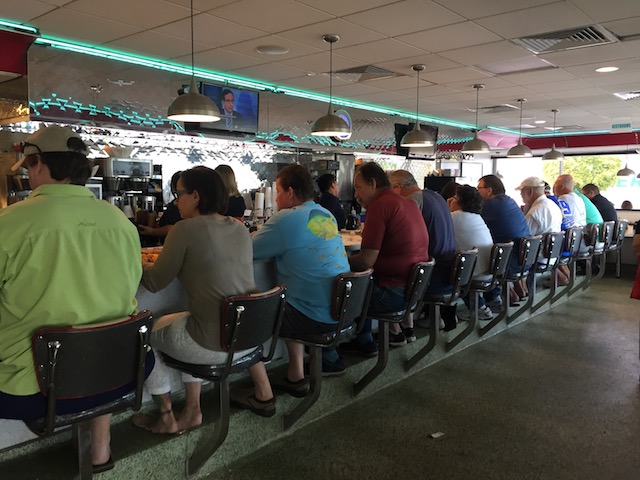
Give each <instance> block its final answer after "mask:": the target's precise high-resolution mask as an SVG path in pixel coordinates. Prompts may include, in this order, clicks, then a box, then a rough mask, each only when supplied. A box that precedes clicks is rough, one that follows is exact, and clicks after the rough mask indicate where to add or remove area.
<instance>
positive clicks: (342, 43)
mask: <svg viewBox="0 0 640 480" xmlns="http://www.w3.org/2000/svg"><path fill="white" fill-rule="evenodd" d="M328 33H332V34H337V35H339V36H340V40H339V41H338V42H337V43H335V44H334V45H333V48H334V49H335V48H338V47H340V48H343V47H348V46H350V45H357V44H361V43H367V42H373V41H374V40H382V39H384V38H385V36H384V35H382V34H380V33H376V32H373V31H371V30H369V29H367V28H364V27H361V26H359V25H356V24H355V23H351V22H347V21H346V20H343V19H341V18H334V19H333V20H328V21H326V22H319V23H314V24H313V25H307V26H306V27H300V28H294V29H293V30H288V31H286V32H281V33H279V35H280V36H281V37H285V38H290V39H291V40H295V41H296V42H300V43H304V44H305V45H309V46H311V47H315V48H322V49H323V50H326V49H328V45H327V43H325V42H324V40H322V36H323V35H325V34H328Z"/></svg>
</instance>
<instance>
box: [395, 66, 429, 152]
mask: <svg viewBox="0 0 640 480" xmlns="http://www.w3.org/2000/svg"><path fill="white" fill-rule="evenodd" d="M411 68H412V69H413V71H414V72H417V74H418V77H417V82H418V83H417V87H416V123H415V125H414V127H413V130H411V131H410V132H407V133H405V134H404V136H403V137H402V140H400V146H401V147H432V146H433V140H432V139H431V138H430V137H429V135H428V134H427V132H425V131H424V130H422V129H421V128H420V120H418V115H419V105H420V72H422V71H423V70H424V69H425V68H427V67H426V66H425V65H422V64H416V65H412V66H411Z"/></svg>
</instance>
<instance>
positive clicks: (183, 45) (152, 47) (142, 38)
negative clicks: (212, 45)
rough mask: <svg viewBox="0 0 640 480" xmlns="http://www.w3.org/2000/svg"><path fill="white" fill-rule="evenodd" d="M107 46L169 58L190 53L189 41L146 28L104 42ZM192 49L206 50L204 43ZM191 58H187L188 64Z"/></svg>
mask: <svg viewBox="0 0 640 480" xmlns="http://www.w3.org/2000/svg"><path fill="white" fill-rule="evenodd" d="M105 46H106V47H109V48H117V49H120V50H122V51H126V52H135V53H137V54H139V55H145V56H150V57H154V58H162V59H169V58H175V57H182V56H184V55H190V54H191V42H188V41H186V40H182V39H180V38H174V37H170V36H168V35H163V34H162V33H158V32H154V31H151V30H147V31H145V32H142V33H137V34H135V35H129V36H128V37H124V38H121V39H118V40H114V41H112V42H107V43H106V44H105ZM194 49H195V50H196V51H197V50H208V49H209V47H207V46H204V45H197V46H196V45H194ZM190 64H191V58H189V65H190Z"/></svg>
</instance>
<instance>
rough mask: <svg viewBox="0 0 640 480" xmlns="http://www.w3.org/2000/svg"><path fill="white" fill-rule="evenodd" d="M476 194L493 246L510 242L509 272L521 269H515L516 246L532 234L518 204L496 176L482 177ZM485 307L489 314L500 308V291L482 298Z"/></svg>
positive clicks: (496, 289) (516, 261) (492, 292)
mask: <svg viewBox="0 0 640 480" xmlns="http://www.w3.org/2000/svg"><path fill="white" fill-rule="evenodd" d="M478 192H480V195H481V196H482V199H483V202H482V212H480V215H481V216H482V218H483V219H484V222H485V223H486V224H487V227H489V231H490V232H491V237H492V238H493V242H494V243H505V242H513V245H514V249H513V252H516V254H512V255H511V259H510V262H509V267H508V271H509V273H515V272H517V271H518V270H519V269H520V266H519V265H518V255H517V246H518V244H519V242H520V239H521V238H523V237H528V236H529V235H530V234H531V232H530V230H529V225H528V224H527V220H526V219H525V217H524V213H523V212H522V210H521V209H520V207H519V206H518V204H517V203H516V202H515V201H514V200H513V199H512V198H511V197H509V196H508V195H506V194H505V189H504V184H503V183H502V180H500V179H499V178H498V177H497V176H495V175H485V176H484V177H482V178H480V180H478ZM485 298H486V300H487V304H488V305H489V307H490V308H491V309H492V310H498V311H499V309H500V307H501V304H502V300H501V298H500V288H499V287H497V288H495V289H494V290H492V291H491V292H489V293H487V294H485Z"/></svg>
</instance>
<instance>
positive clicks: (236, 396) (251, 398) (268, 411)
mask: <svg viewBox="0 0 640 480" xmlns="http://www.w3.org/2000/svg"><path fill="white" fill-rule="evenodd" d="M229 398H230V400H231V405H232V406H234V407H237V408H243V409H245V410H251V411H252V412H253V413H255V414H256V415H260V416H261V417H273V416H274V415H275V414H276V398H275V397H271V399H269V400H258V399H257V398H256V396H255V392H254V389H253V388H232V389H231V392H230V394H229Z"/></svg>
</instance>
